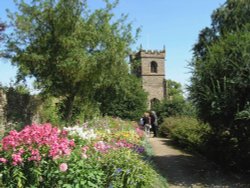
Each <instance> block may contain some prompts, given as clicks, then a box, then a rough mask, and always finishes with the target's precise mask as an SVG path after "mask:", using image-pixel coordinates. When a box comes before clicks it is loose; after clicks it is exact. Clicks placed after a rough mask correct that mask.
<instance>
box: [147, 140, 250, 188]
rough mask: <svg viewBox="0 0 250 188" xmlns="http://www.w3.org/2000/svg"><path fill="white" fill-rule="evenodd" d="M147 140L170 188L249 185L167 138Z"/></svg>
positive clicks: (233, 187)
mask: <svg viewBox="0 0 250 188" xmlns="http://www.w3.org/2000/svg"><path fill="white" fill-rule="evenodd" d="M149 142H150V144H151V145H152V149H153V152H154V157H153V160H154V162H155V164H156V166H157V167H158V169H159V171H160V173H161V175H162V176H163V177H165V178H166V179H167V181H168V183H169V187H170V188H182V187H183V188H188V187H194V188H202V187H209V188H212V187H217V188H221V187H223V188H238V187H239V188H240V187H242V188H243V187H244V188H245V187H246V188H247V187H250V184H245V183H242V181H241V180H240V179H238V178H236V177H235V176H232V175H229V174H225V173H223V172H222V171H221V170H219V168H218V167H217V166H216V165H215V164H213V163H211V162H209V161H207V160H206V159H204V158H202V157H200V156H195V155H192V154H188V153H186V152H183V151H181V150H179V149H176V148H175V147H174V146H173V145H172V144H171V140H169V139H167V138H149Z"/></svg>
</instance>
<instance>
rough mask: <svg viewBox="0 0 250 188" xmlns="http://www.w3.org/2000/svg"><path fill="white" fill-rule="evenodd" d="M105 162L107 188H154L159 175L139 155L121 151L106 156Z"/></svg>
mask: <svg viewBox="0 0 250 188" xmlns="http://www.w3.org/2000/svg"><path fill="white" fill-rule="evenodd" d="M103 161H104V171H105V173H106V175H107V177H109V179H108V182H107V184H106V186H107V187H108V186H112V187H117V188H118V187H153V183H154V180H155V179H156V177H157V176H156V175H157V174H156V173H155V172H154V171H153V170H152V168H151V167H150V166H149V165H148V164H147V163H145V162H144V161H142V160H141V159H140V156H139V155H138V154H136V153H133V152H130V151H126V150H119V151H114V152H110V153H108V154H107V155H105V156H104V159H103Z"/></svg>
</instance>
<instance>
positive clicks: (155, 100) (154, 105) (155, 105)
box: [150, 98, 160, 109]
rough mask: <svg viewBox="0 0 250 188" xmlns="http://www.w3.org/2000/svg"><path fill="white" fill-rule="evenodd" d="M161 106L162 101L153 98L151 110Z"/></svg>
mask: <svg viewBox="0 0 250 188" xmlns="http://www.w3.org/2000/svg"><path fill="white" fill-rule="evenodd" d="M159 104H160V100H159V99H156V98H153V99H151V100H150V109H154V108H156V107H158V106H159Z"/></svg>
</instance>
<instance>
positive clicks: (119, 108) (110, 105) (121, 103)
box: [95, 74, 147, 120]
mask: <svg viewBox="0 0 250 188" xmlns="http://www.w3.org/2000/svg"><path fill="white" fill-rule="evenodd" d="M95 98H96V99H97V101H98V102H99V103H100V111H101V113H102V114H104V115H109V116H117V117H120V118H123V119H131V120H135V119H138V118H139V117H140V116H141V114H143V112H145V111H146V108H147V103H146V101H147V95H146V93H145V92H144V91H143V89H142V87H141V83H140V80H138V79H137V78H135V77H134V76H132V75H129V74H126V75H125V76H122V77H120V78H117V79H116V80H114V81H113V83H111V84H110V85H106V86H103V87H100V88H99V89H98V90H97V92H96V95H95Z"/></svg>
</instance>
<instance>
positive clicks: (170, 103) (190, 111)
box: [152, 80, 196, 124]
mask: <svg viewBox="0 0 250 188" xmlns="http://www.w3.org/2000/svg"><path fill="white" fill-rule="evenodd" d="M166 83H167V91H168V96H167V98H166V99H165V100H163V101H162V102H160V103H157V104H154V106H153V107H152V109H153V110H155V111H156V112H157V115H158V118H159V120H158V121H159V124H161V123H162V122H163V121H164V118H166V117H171V116H181V115H186V116H195V115H196V112H195V108H194V106H193V105H192V103H191V102H190V101H188V100H185V99H184V96H183V91H182V89H181V84H180V83H178V82H176V81H173V80H167V82H166Z"/></svg>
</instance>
